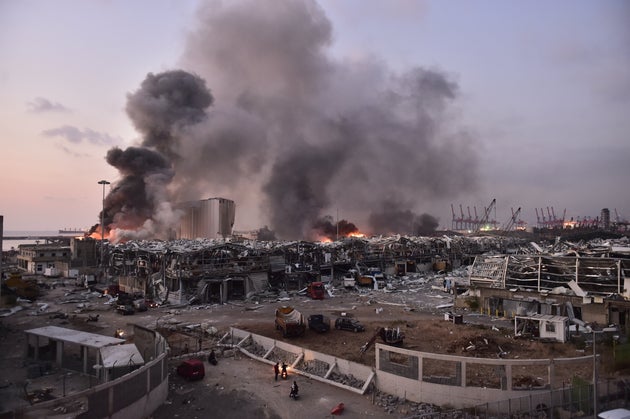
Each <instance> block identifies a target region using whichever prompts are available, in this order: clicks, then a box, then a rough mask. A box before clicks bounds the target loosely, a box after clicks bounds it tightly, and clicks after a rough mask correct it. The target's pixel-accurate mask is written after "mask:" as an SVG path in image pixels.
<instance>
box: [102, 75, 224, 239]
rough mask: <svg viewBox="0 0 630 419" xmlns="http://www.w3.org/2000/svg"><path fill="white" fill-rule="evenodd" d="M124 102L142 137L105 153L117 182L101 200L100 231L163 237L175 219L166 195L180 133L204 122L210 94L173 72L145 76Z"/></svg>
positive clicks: (195, 80) (132, 236)
mask: <svg viewBox="0 0 630 419" xmlns="http://www.w3.org/2000/svg"><path fill="white" fill-rule="evenodd" d="M127 99H128V100H127V114H128V115H129V117H130V118H131V120H132V122H133V124H134V126H135V127H136V129H138V131H139V132H141V133H142V134H143V138H142V141H141V144H140V146H138V147H129V148H127V149H125V150H121V149H120V148H118V147H115V148H112V149H111V150H109V151H108V153H107V157H106V160H107V162H108V163H109V164H110V165H112V166H114V167H115V168H116V169H118V171H119V173H120V175H121V178H120V179H119V180H118V181H117V182H116V183H115V185H114V187H113V188H112V190H111V192H110V193H109V194H108V195H107V197H106V198H105V202H104V210H103V211H104V212H103V222H104V225H105V226H106V227H105V230H106V231H107V232H108V235H109V236H110V239H112V241H117V240H122V239H147V238H166V237H167V236H168V233H169V229H170V228H172V227H174V226H175V225H176V223H177V222H178V220H179V218H180V216H181V214H180V213H179V212H178V211H177V210H176V209H174V208H173V206H172V204H171V202H172V196H173V194H172V193H171V192H170V191H169V185H170V183H171V182H172V180H173V178H174V176H175V174H176V171H175V167H176V165H177V161H178V160H179V156H178V152H177V149H178V146H179V144H180V141H182V140H183V139H185V137H186V135H185V130H186V128H187V127H189V126H192V125H194V124H196V123H199V122H201V121H202V120H203V119H205V117H206V114H205V109H206V108H207V107H208V106H210V104H211V103H212V95H211V94H210V91H209V90H208V89H207V88H206V86H205V82H204V81H203V80H202V79H201V78H199V77H197V76H194V75H192V74H190V73H187V72H185V71H181V70H177V71H169V72H164V73H161V74H158V75H154V74H148V75H147V77H146V79H145V80H144V81H143V82H142V85H141V86H140V89H138V91H137V92H135V93H133V94H129V95H128V97H127ZM97 227H98V225H96V226H94V227H93V228H92V231H90V233H92V232H94V231H95V230H96V228H97Z"/></svg>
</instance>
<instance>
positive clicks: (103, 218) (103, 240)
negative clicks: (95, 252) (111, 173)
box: [98, 180, 110, 267]
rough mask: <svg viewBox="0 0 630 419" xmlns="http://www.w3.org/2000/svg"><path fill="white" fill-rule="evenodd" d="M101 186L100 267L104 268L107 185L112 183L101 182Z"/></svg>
mask: <svg viewBox="0 0 630 419" xmlns="http://www.w3.org/2000/svg"><path fill="white" fill-rule="evenodd" d="M98 184H99V185H103V201H102V209H101V260H100V262H101V263H100V265H101V267H102V266H103V247H104V246H105V225H104V224H105V185H109V184H110V182H108V181H106V180H100V181H99V182H98Z"/></svg>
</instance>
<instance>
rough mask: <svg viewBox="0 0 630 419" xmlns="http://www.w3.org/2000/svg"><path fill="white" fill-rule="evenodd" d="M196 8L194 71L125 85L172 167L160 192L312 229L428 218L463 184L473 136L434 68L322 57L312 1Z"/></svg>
mask: <svg viewBox="0 0 630 419" xmlns="http://www.w3.org/2000/svg"><path fill="white" fill-rule="evenodd" d="M198 18H199V20H198V25H197V27H196V28H195V29H194V30H193V31H192V32H191V33H190V35H189V38H188V40H187V46H186V50H185V53H184V54H183V57H182V62H181V64H182V67H183V68H188V69H191V70H192V71H193V72H194V73H195V74H198V75H199V76H200V77H202V78H203V80H202V79H201V78H199V77H197V76H194V75H191V74H190V73H186V72H183V71H174V72H167V73H162V74H157V75H149V76H148V77H147V79H146V80H145V81H144V82H143V83H142V86H141V88H140V90H139V91H138V92H136V93H135V94H132V95H130V96H129V105H128V113H129V116H130V117H131V118H132V120H133V122H134V125H135V126H136V128H138V130H139V131H140V132H141V133H142V134H143V140H142V143H141V148H143V149H147V150H150V151H153V152H156V153H159V154H161V155H162V156H163V157H164V158H165V159H166V160H167V161H168V163H169V165H168V169H171V170H173V171H174V174H173V175H172V178H171V179H170V184H169V183H168V182H161V183H160V182H158V183H160V185H161V186H162V187H163V189H164V190H166V191H168V193H165V194H164V195H168V196H169V197H168V199H170V201H168V202H177V201H183V200H196V199H202V198H206V197H209V196H222V197H225V198H229V199H233V200H234V201H235V202H236V203H237V208H238V210H237V223H236V224H237V225H242V224H243V223H242V221H243V218H244V215H243V214H244V213H247V212H248V211H250V212H251V211H252V208H256V209H258V206H259V205H260V203H261V202H262V203H263V207H262V210H263V212H262V214H264V218H259V219H258V220H256V223H257V225H258V226H259V225H263V224H268V225H269V228H270V229H271V230H272V231H273V232H275V233H277V235H278V238H280V239H313V238H316V237H317V235H318V234H319V231H320V229H321V227H322V224H321V220H322V219H324V220H325V218H323V217H324V216H325V214H331V213H335V211H338V213H339V212H340V213H341V214H342V217H343V218H344V219H346V220H348V219H349V220H352V223H354V224H356V225H357V226H359V227H360V229H361V230H365V231H364V232H365V233H411V232H413V231H415V230H418V231H420V230H422V231H430V230H432V229H434V228H435V224H437V220H436V219H435V218H434V217H432V216H430V215H428V214H424V215H421V216H418V215H415V214H416V213H423V212H426V211H427V210H426V208H427V207H429V208H430V207H431V205H432V203H434V202H437V201H439V200H442V201H444V200H451V199H453V198H455V197H456V196H457V194H459V193H461V192H463V191H469V190H471V189H473V188H474V186H475V184H476V178H477V175H476V173H477V157H476V156H477V154H476V150H475V146H474V142H473V141H472V139H471V138H470V136H468V135H466V133H465V132H462V131H460V130H459V129H458V128H457V126H458V124H457V123H456V121H455V120H454V118H453V117H452V114H453V112H452V111H451V109H452V104H453V103H454V102H455V101H456V99H457V96H458V90H459V89H458V86H457V84H456V82H455V81H454V80H452V79H451V78H450V77H448V76H447V75H446V74H444V73H443V72H441V71H440V70H438V69H427V68H422V67H416V68H411V69H408V70H406V71H400V72H393V71H391V70H390V69H389V68H388V67H387V65H386V64H385V63H384V62H383V61H381V60H378V59H362V60H354V61H350V60H342V59H337V58H335V57H333V56H332V55H331V53H330V46H331V44H332V39H333V35H332V27H331V23H330V21H329V20H328V19H327V17H326V16H325V14H324V12H323V11H322V9H321V8H320V7H319V6H318V5H317V4H316V3H315V2H314V1H311V0H284V1H281V0H241V1H238V0H235V1H230V2H207V3H206V2H204V3H202V6H201V8H200V9H199V13H198ZM204 80H205V83H204ZM206 85H207V86H209V87H210V88H211V89H212V95H210V93H209V91H208V89H207V88H206ZM211 104H212V105H213V106H212V108H211V110H210V111H208V114H207V116H206V113H205V111H206V108H208V106H209V105H211ZM462 168H465V173H462ZM147 173H152V174H154V173H153V172H147ZM158 173H162V172H161V170H158ZM171 173H173V172H171ZM141 176H144V175H141ZM164 179H166V178H164ZM136 182H137V180H136ZM144 182H145V184H148V183H147V181H146V179H144ZM122 184H124V179H123V181H121V182H120V183H119V184H118V185H117V189H120V188H121V187H122ZM158 195H160V194H157V195H150V194H149V195H147V196H146V197H145V198H143V199H144V200H145V202H146V203H147V204H149V206H148V207H147V208H149V210H148V211H147V212H142V211H137V212H138V213H142V214H145V215H146V214H148V213H149V212H151V211H152V210H151V209H150V208H151V205H155V204H156V203H158V202H160V203H162V204H163V203H164V201H158V200H156V199H154V198H155V197H157V196H158ZM394 203H395V204H394ZM152 208H153V209H155V208H156V207H155V206H153V207H152ZM384 208H386V210H385V211H384V210H383V209H384ZM116 213H119V212H118V210H114V209H113V208H112V209H110V210H108V211H107V212H106V214H107V215H108V216H109V217H111V218H112V220H113V219H115V218H116V217H115V214H116ZM123 213H124V212H123ZM370 214H371V215H370ZM154 218H155V217H154V216H153V215H151V216H149V218H147V219H148V220H154ZM250 218H251V214H250ZM388 218H391V219H388ZM329 221H330V220H329ZM250 222H251V220H250ZM352 223H348V224H352ZM369 229H371V230H372V231H369ZM335 230H336V228H335ZM335 234H336V231H335Z"/></svg>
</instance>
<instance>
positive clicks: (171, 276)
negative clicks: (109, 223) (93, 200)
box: [105, 236, 630, 303]
mask: <svg viewBox="0 0 630 419" xmlns="http://www.w3.org/2000/svg"><path fill="white" fill-rule="evenodd" d="M105 260H106V261H107V263H106V265H107V269H108V274H109V276H110V277H112V278H114V279H117V280H118V282H119V285H120V286H121V288H122V289H123V290H125V291H127V292H142V293H145V294H148V295H153V296H154V297H155V298H157V299H159V300H162V301H166V300H169V301H171V302H177V303H183V302H202V303H205V302H220V303H223V302H225V301H227V300H229V299H243V298H245V297H247V296H250V295H252V294H255V293H258V292H263V291H265V290H266V289H267V288H268V287H271V288H276V289H285V290H291V289H300V288H302V287H303V286H305V285H306V284H307V283H309V282H311V281H313V280H319V279H322V278H324V279H328V280H331V281H333V283H335V281H336V280H337V279H339V278H341V277H342V276H343V275H344V274H345V273H346V272H347V271H348V270H349V269H352V268H359V269H367V268H368V267H377V268H380V269H381V270H382V271H383V272H386V273H388V274H390V275H391V274H397V275H405V274H407V273H408V272H415V271H426V270H430V269H434V268H436V267H438V268H439V269H444V270H448V269H451V268H457V267H461V266H470V268H469V272H470V276H469V279H470V285H471V286H480V287H491V288H503V289H535V290H537V291H549V292H551V291H553V290H554V289H557V288H558V287H563V288H566V287H568V288H569V289H572V290H573V291H574V292H577V293H580V292H583V293H591V294H597V295H602V296H609V295H611V294H615V295H619V296H623V297H625V298H626V299H628V298H629V297H630V295H629V294H628V289H629V288H630V285H629V284H628V283H627V278H630V243H629V240H628V239H627V238H625V237H624V238H621V239H615V240H608V241H603V240H601V239H596V240H591V241H588V242H568V241H560V240H556V241H555V242H554V243H552V244H548V245H544V244H539V243H534V242H527V241H525V240H520V239H516V238H505V237H497V236H475V237H470V236H468V237H465V236H454V237H448V236H442V237H408V236H392V237H374V238H369V239H363V238H347V239H344V240H341V241H337V242H331V243H313V242H304V241H292V242H261V241H244V240H243V241H224V240H208V239H203V240H175V241H167V242H163V241H150V242H149V241H130V242H127V243H123V244H117V245H110V246H108V248H107V249H106V259H105ZM576 284H579V286H577V287H576Z"/></svg>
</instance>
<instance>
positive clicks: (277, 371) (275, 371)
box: [273, 362, 288, 381]
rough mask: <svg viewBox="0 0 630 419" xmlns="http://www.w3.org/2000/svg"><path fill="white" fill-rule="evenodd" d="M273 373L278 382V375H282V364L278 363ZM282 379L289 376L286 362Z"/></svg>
mask: <svg viewBox="0 0 630 419" xmlns="http://www.w3.org/2000/svg"><path fill="white" fill-rule="evenodd" d="M273 372H274V373H275V375H276V381H278V375H280V374H281V373H280V363H279V362H276V365H274V366H273ZM280 376H281V377H282V378H285V379H286V378H287V376H288V374H287V364H285V363H284V362H283V363H282V375H280Z"/></svg>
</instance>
